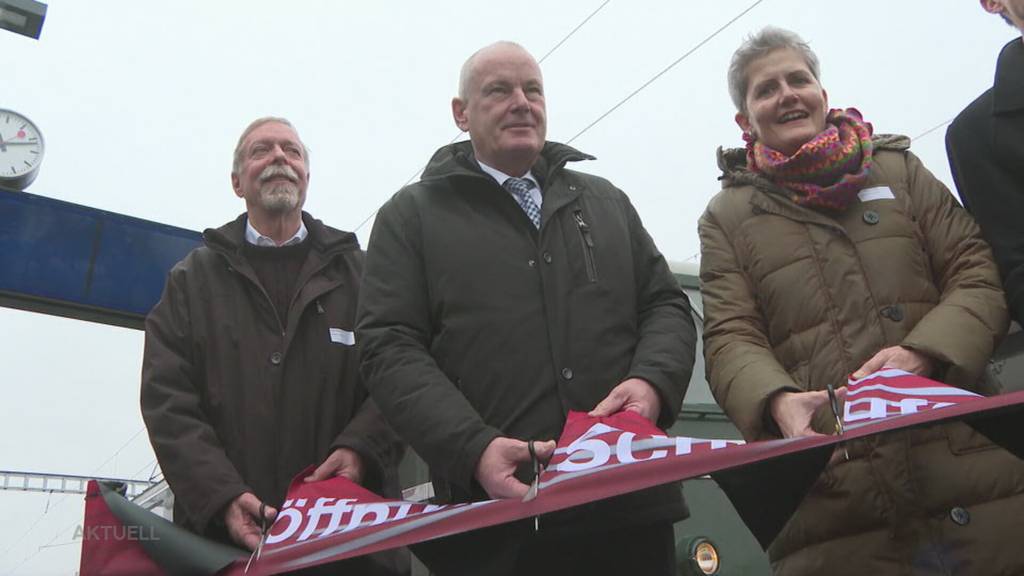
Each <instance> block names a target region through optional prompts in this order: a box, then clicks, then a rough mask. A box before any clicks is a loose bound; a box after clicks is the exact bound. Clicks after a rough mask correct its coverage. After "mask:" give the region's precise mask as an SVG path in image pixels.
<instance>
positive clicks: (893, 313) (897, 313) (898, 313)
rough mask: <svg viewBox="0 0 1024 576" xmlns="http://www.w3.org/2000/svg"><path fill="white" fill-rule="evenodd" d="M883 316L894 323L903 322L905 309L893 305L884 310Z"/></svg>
mask: <svg viewBox="0 0 1024 576" xmlns="http://www.w3.org/2000/svg"><path fill="white" fill-rule="evenodd" d="M880 313H881V315H882V316H884V317H886V318H888V319H889V320H892V321H893V322H902V321H903V307H902V306H900V305H899V304H893V305H892V306H886V307H885V308H882V310H881V312H880Z"/></svg>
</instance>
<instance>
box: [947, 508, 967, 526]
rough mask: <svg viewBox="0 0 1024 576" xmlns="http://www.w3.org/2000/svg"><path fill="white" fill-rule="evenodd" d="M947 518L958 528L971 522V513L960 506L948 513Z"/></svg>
mask: <svg viewBox="0 0 1024 576" xmlns="http://www.w3.org/2000/svg"><path fill="white" fill-rule="evenodd" d="M949 518H950V519H951V520H952V521H953V522H955V523H956V524H957V525H959V526H967V525H968V524H970V522H971V513H970V512H968V511H967V510H966V509H964V508H961V507H960V506H956V507H954V508H953V509H952V510H950V511H949Z"/></svg>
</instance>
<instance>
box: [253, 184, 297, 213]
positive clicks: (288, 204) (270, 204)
mask: <svg viewBox="0 0 1024 576" xmlns="http://www.w3.org/2000/svg"><path fill="white" fill-rule="evenodd" d="M260 205H261V206H263V209H264V210H266V211H267V212H270V213H272V214H285V213H288V212H291V211H292V210H295V208H297V207H298V205H299V187H298V186H296V185H295V184H292V183H290V182H276V183H273V184H264V185H263V186H262V187H260Z"/></svg>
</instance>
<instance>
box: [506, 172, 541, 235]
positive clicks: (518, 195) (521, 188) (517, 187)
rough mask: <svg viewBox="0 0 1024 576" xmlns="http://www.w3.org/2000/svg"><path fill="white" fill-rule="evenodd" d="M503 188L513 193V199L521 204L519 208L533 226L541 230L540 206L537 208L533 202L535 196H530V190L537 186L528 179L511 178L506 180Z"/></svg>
mask: <svg viewBox="0 0 1024 576" xmlns="http://www.w3.org/2000/svg"><path fill="white" fill-rule="evenodd" d="M502 186H504V187H505V190H508V191H509V192H511V193H512V197H513V198H515V199H516V202H518V203H519V207H520V208H522V209H523V212H526V215H527V216H529V217H530V221H531V222H533V225H534V226H536V227H537V228H538V229H540V206H537V203H536V202H534V201H533V196H531V195H530V190H532V189H533V187H534V186H536V184H534V183H533V180H530V179H528V178H509V179H507V180H505V183H504V184H502Z"/></svg>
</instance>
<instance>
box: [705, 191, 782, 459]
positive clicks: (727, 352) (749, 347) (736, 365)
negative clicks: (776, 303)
mask: <svg viewBox="0 0 1024 576" xmlns="http://www.w3.org/2000/svg"><path fill="white" fill-rule="evenodd" d="M698 232H699V234H700V246H701V262H700V282H701V295H702V297H703V302H704V359H705V365H706V370H707V378H708V384H709V385H710V387H711V392H712V394H714V396H715V400H716V401H718V404H719V405H720V406H721V407H722V409H723V410H725V413H726V414H728V415H729V418H730V419H731V420H732V421H733V423H734V424H736V427H737V428H738V429H739V430H740V432H741V433H742V434H743V437H744V438H745V439H747V440H748V441H752V440H764V439H768V438H778V437H779V436H780V435H781V434H780V433H779V431H778V427H777V425H776V424H775V421H774V420H773V419H772V417H771V415H770V414H769V411H768V399H769V398H770V397H771V396H772V395H773V394H775V393H777V392H782V391H789V392H801V391H802V390H801V389H800V387H799V386H797V384H796V382H794V381H793V379H792V377H790V375H789V374H788V373H787V372H786V370H785V369H784V368H783V367H782V365H781V364H780V363H779V361H778V360H777V359H776V358H775V354H774V353H773V352H772V350H771V347H770V345H769V342H768V336H767V330H766V328H765V320H764V317H763V316H762V314H761V311H760V310H759V308H758V306H757V300H756V298H755V296H754V291H753V288H752V286H751V283H750V281H749V279H748V278H747V275H746V274H745V273H744V272H743V270H742V268H741V266H740V263H739V262H738V261H737V258H736V254H735V252H734V250H733V247H732V243H731V242H730V239H729V238H728V236H727V235H726V233H725V231H724V230H723V228H722V227H721V226H720V225H719V223H718V221H717V220H716V219H715V218H714V216H713V215H712V214H711V212H710V211H709V212H705V213H704V215H703V216H702V217H701V219H700V222H699V224H698Z"/></svg>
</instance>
